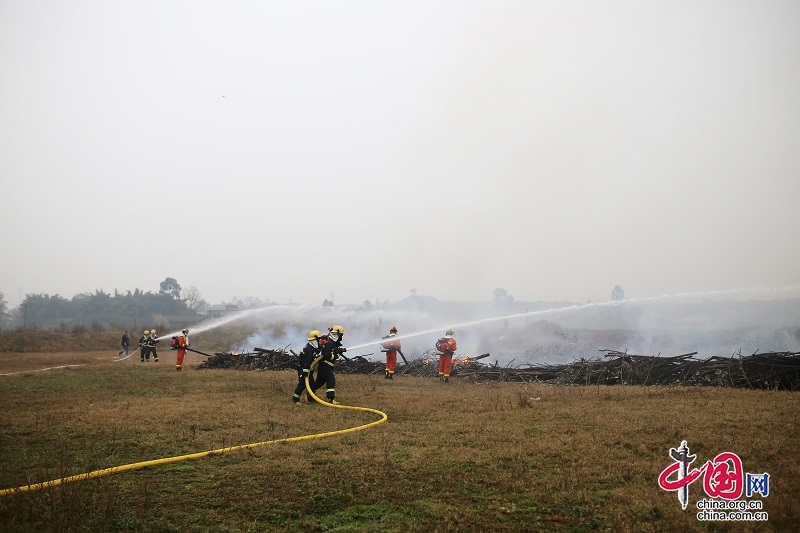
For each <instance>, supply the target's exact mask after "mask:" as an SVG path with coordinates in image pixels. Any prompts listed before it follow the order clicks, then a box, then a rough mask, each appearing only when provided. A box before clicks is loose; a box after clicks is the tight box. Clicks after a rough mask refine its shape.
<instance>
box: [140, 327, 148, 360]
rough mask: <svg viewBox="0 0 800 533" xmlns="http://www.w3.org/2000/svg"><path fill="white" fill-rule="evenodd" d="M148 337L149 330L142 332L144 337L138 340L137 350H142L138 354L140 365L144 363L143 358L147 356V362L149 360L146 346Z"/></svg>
mask: <svg viewBox="0 0 800 533" xmlns="http://www.w3.org/2000/svg"><path fill="white" fill-rule="evenodd" d="M149 336H150V330H149V329H146V330H144V335H142V336H141V337H140V338H139V348H140V349H141V350H142V351H141V352H139V358H140V359H141V361H142V363H144V358H145V356H147V360H148V361H149V360H150V348H149V347H148V346H147V338H148V337H149Z"/></svg>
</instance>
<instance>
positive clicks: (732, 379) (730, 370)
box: [198, 348, 800, 390]
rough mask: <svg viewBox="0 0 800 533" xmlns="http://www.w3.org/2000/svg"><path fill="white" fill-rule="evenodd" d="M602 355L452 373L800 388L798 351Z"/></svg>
mask: <svg viewBox="0 0 800 533" xmlns="http://www.w3.org/2000/svg"><path fill="white" fill-rule="evenodd" d="M601 352H605V353H604V355H603V357H598V358H594V359H580V360H577V361H574V362H572V363H568V364H561V365H548V364H541V365H531V364H527V365H521V366H516V367H512V366H511V365H508V366H504V367H501V366H498V365H497V363H495V364H494V365H486V364H483V363H480V362H479V360H480V359H484V358H486V357H489V354H488V353H487V354H483V355H479V356H477V357H471V358H470V357H464V358H456V359H454V360H453V367H452V371H451V376H453V377H456V376H458V377H462V378H467V379H470V380H473V381H513V382H541V383H549V384H552V385H666V386H675V385H687V386H693V385H696V386H713V387H737V388H752V389H766V390H800V352H767V353H754V354H752V355H747V356H742V355H741V353H739V354H734V356H732V357H718V356H713V357H709V358H708V359H702V360H701V359H694V358H693V357H692V356H694V355H696V354H697V352H692V353H687V354H683V355H677V356H673V357H661V356H644V355H635V354H628V353H626V352H618V351H614V350H601ZM296 362H297V354H296V353H295V352H294V351H292V350H288V351H287V350H285V349H284V350H268V349H263V348H255V349H254V351H253V352H246V353H228V352H222V353H216V354H214V355H211V356H209V357H208V359H207V360H206V361H205V362H203V363H201V364H200V366H199V367H198V368H217V369H238V370H287V369H288V370H294V369H295V364H296ZM437 370H438V358H437V356H436V355H435V354H431V353H429V352H426V353H425V354H423V356H422V357H421V358H418V359H411V360H409V361H408V364H404V363H402V362H398V365H397V371H396V373H395V374H396V375H409V376H423V377H426V376H427V377H436V376H437V374H438V372H437ZM384 371H385V363H384V362H383V361H371V360H369V359H367V358H365V357H362V356H355V357H348V358H346V359H345V358H342V359H340V361H339V362H338V363H337V365H336V372H338V373H341V374H376V375H383V373H384Z"/></svg>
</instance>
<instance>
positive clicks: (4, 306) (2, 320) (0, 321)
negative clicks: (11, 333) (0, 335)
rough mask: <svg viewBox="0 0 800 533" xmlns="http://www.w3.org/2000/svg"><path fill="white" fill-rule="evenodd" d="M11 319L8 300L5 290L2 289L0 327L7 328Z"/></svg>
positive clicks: (0, 296)
mask: <svg viewBox="0 0 800 533" xmlns="http://www.w3.org/2000/svg"><path fill="white" fill-rule="evenodd" d="M10 319H11V317H10V316H9V314H8V302H6V297H5V295H4V294H3V291H0V329H3V328H5V327H6V326H7V325H8V322H9V320H10Z"/></svg>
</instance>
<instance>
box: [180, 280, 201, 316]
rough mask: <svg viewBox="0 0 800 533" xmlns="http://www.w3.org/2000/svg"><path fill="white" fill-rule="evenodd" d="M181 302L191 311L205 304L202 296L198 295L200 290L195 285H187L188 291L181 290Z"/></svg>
mask: <svg viewBox="0 0 800 533" xmlns="http://www.w3.org/2000/svg"><path fill="white" fill-rule="evenodd" d="M182 294H183V301H184V302H186V307H187V308H189V309H190V310H192V311H197V309H198V308H199V307H200V306H202V305H203V304H204V303H205V300H203V295H202V294H200V289H198V288H197V286H196V285H194V284H192V285H189V288H188V289H184V290H183V293H182Z"/></svg>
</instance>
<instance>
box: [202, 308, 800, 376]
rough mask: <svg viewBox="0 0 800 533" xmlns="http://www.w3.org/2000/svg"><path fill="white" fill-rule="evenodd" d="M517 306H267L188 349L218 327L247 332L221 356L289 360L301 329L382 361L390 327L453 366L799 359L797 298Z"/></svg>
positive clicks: (408, 344) (409, 352)
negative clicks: (336, 328)
mask: <svg viewBox="0 0 800 533" xmlns="http://www.w3.org/2000/svg"><path fill="white" fill-rule="evenodd" d="M526 305H527V304H524V303H517V304H515V305H513V306H508V307H502V308H501V307H499V306H496V305H491V304H478V303H473V304H467V303H463V302H462V303H453V302H439V301H435V300H431V299H425V298H408V299H406V300H404V301H402V302H396V303H394V304H389V305H387V306H385V307H383V308H381V309H376V308H367V307H365V306H348V307H343V308H336V309H332V308H326V307H319V306H317V307H309V306H285V305H278V306H270V307H267V308H262V309H256V310H251V311H247V312H243V313H239V314H238V315H232V316H231V317H228V318H226V319H212V320H209V321H207V322H204V323H202V324H199V325H198V326H195V327H193V329H192V332H191V334H190V335H191V337H192V342H193V344H195V345H196V346H202V343H203V333H204V332H206V331H209V330H211V329H215V328H218V327H225V326H226V325H228V324H232V323H236V324H249V325H251V326H253V327H254V330H255V331H254V333H252V334H250V335H247V336H243V337H242V338H241V339H239V340H238V341H237V342H235V343H234V344H233V345H232V346H231V347H230V349H231V351H235V352H248V351H252V350H253V349H254V348H264V349H282V348H286V349H291V350H294V351H295V352H299V350H300V349H302V347H303V345H304V344H305V339H306V335H307V333H308V331H309V330H311V329H317V330H319V331H321V332H322V333H327V328H328V326H331V325H333V324H340V325H342V326H343V327H344V328H345V336H344V346H345V347H347V348H348V353H347V356H348V357H354V356H359V355H362V356H365V357H367V358H368V359H372V360H382V359H383V357H384V356H383V354H382V353H381V352H380V346H379V344H380V342H381V338H382V337H383V336H384V335H387V334H388V332H389V328H391V327H392V326H396V327H397V328H398V330H399V332H398V337H397V338H398V339H399V340H400V341H401V342H402V344H403V352H404V353H405V354H406V356H407V357H408V358H409V359H416V358H419V357H423V356H425V355H426V354H427V353H429V352H430V351H431V350H432V349H433V347H434V343H435V341H436V339H438V338H439V337H441V336H443V335H444V333H445V330H446V329H447V328H451V327H452V328H453V329H454V330H455V337H456V339H457V341H458V346H459V350H458V353H457V355H458V356H459V357H467V356H472V357H475V356H477V355H481V354H483V353H487V352H488V353H491V355H492V357H491V358H489V360H488V361H484V362H489V363H494V362H497V363H498V364H501V365H507V364H510V363H512V362H514V363H516V364H524V363H560V362H569V361H573V360H575V359H577V358H581V357H582V358H594V357H597V356H599V355H601V350H616V351H627V352H628V353H635V354H639V355H658V354H661V355H664V356H668V355H679V354H683V353H688V352H698V356H697V357H698V358H707V357H710V356H723V357H729V356H731V355H733V354H735V353H738V352H740V353H742V354H744V355H749V354H751V353H754V352H756V351H760V352H767V351H800V298H793V299H784V300H741V301H736V300H723V301H712V300H710V299H707V298H706V299H703V298H698V297H697V296H695V297H693V298H689V297H688V296H684V297H683V298H661V299H654V298H650V299H638V300H637V299H632V300H627V301H616V302H604V303H595V304H581V305H555V306H552V307H546V306H545V307H541V308H537V309H530V308H526V307H525V306H526Z"/></svg>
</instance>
